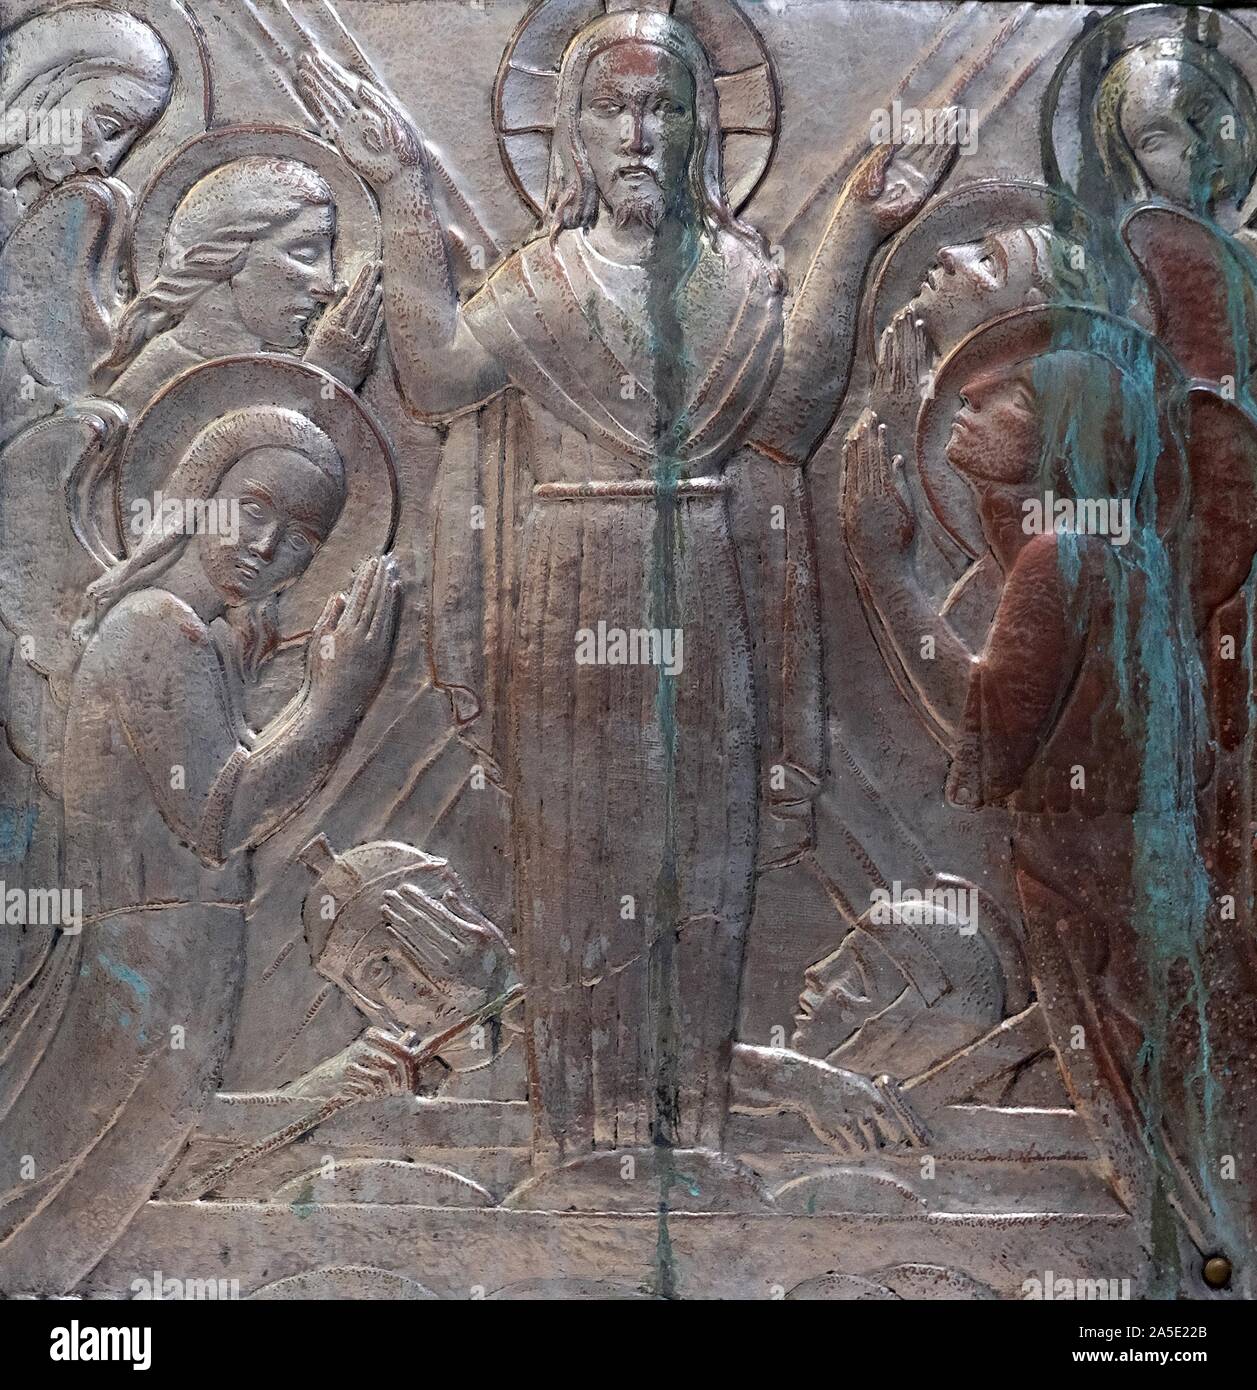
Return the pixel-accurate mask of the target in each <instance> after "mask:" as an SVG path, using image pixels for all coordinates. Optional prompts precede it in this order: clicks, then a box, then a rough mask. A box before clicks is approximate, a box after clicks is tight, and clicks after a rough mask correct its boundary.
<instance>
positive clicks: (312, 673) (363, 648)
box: [306, 555, 401, 711]
mask: <svg viewBox="0 0 1257 1390" xmlns="http://www.w3.org/2000/svg"><path fill="white" fill-rule="evenodd" d="M400 593H401V580H400V579H399V578H398V575H397V566H396V564H395V563H394V561H393V559H392V557H391V556H388V555H378V556H372V557H371V559H369V560H367V561H366V563H365V564H363V565H362V566H361V567H360V568H359V570H358V572H357V574H356V575H355V576H354V582H353V584H352V586H351V587H350V590H349V593H348V594H347V595H346V594H335V595H333V596H332V598H331V599H329V600H328V603H327V606H326V607H325V608H324V610H323V613H322V616H321V617H320V618H319V620H318V622H317V623H316V624H315V626H314V631H313V632H312V633H311V635H310V642H309V646H308V647H307V657H306V661H307V667H308V671H309V684H310V695H311V698H312V699H314V700H316V701H320V702H324V703H327V704H330V705H332V706H335V707H336V708H337V709H338V710H342V711H343V710H344V708H346V707H348V708H352V709H356V710H362V709H365V708H366V706H367V705H368V704H370V702H371V700H372V699H373V698H374V696H375V693H376V691H377V690H378V689H379V688H380V684H381V682H382V681H383V679H384V673H385V671H386V670H387V669H388V663H389V658H390V657H391V655H392V651H393V636H394V633H395V631H396V628H397V612H398V607H399V604H400Z"/></svg>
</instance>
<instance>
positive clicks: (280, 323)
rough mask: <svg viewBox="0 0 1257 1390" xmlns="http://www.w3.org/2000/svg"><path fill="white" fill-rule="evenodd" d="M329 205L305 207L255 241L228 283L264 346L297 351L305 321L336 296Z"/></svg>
mask: <svg viewBox="0 0 1257 1390" xmlns="http://www.w3.org/2000/svg"><path fill="white" fill-rule="evenodd" d="M335 229H336V219H335V213H334V212H333V210H332V209H331V208H330V207H305V208H302V209H301V211H300V212H299V213H298V214H297V216H296V217H293V218H292V219H290V220H289V221H288V222H286V223H285V224H284V225H283V226H282V227H280V228H279V229H278V230H276V231H274V232H271V233H269V234H268V235H267V236H265V237H263V238H260V239H259V240H257V241H255V242H254V243H253V245H252V246H251V247H250V248H249V252H248V256H247V257H246V259H245V263H244V265H243V266H242V267H241V269H240V270H239V271H238V272H237V274H236V275H235V277H234V278H233V280H232V293H233V297H234V300H235V304H236V310H237V312H238V313H239V315H240V318H241V321H242V322H243V323H244V326H245V327H246V328H247V329H248V330H249V331H250V332H251V333H254V334H256V335H257V337H258V338H259V339H260V340H261V342H262V345H263V346H264V347H275V348H294V347H299V346H300V345H301V343H302V341H303V340H304V338H305V334H306V329H307V328H308V327H309V323H310V320H311V319H312V318H313V317H314V315H315V314H316V313H317V312H318V311H319V308H320V307H321V306H322V305H324V304H326V303H327V301H328V300H329V299H331V297H332V295H333V294H334V293H335V289H336V285H335V279H334V276H333V272H332V241H333V237H334V234H335Z"/></svg>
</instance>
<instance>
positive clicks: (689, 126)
mask: <svg viewBox="0 0 1257 1390" xmlns="http://www.w3.org/2000/svg"><path fill="white" fill-rule="evenodd" d="M694 126H695V115H694V79H693V77H692V76H691V74H690V71H689V69H688V68H687V67H686V66H685V64H684V63H682V62H681V61H680V60H679V59H678V58H676V57H674V56H673V55H672V54H671V53H669V52H667V51H666V50H664V49H662V48H659V47H658V46H657V45H655V44H650V43H643V42H638V41H635V40H634V41H629V42H625V43H618V44H615V45H613V46H612V47H610V48H607V49H604V50H603V52H601V53H599V54H598V55H597V56H596V57H595V58H594V59H593V61H592V62H591V63H590V64H589V67H588V69H587V70H586V73H585V80H584V83H583V84H582V87H581V109H580V135H581V140H582V142H583V144H584V146H585V152H586V155H587V157H588V159H589V163H590V167H591V168H592V170H593V174H594V181H595V182H596V184H597V186H598V194H599V198H600V201H601V202H602V203H603V204H604V205H605V206H606V207H607V208H609V209H610V212H611V215H612V216H613V217H614V218H615V220H616V222H617V223H618V224H619V225H620V226H625V225H627V224H628V223H630V222H634V221H638V222H643V223H645V224H646V225H648V226H650V227H655V226H658V224H659V223H660V222H661V221H662V220H663V218H664V217H665V216H667V215H668V214H669V213H672V212H674V211H676V210H677V209H679V208H681V207H682V206H683V205H684V198H685V188H686V171H687V168H688V166H689V161H690V153H691V150H692V148H693V144H694Z"/></svg>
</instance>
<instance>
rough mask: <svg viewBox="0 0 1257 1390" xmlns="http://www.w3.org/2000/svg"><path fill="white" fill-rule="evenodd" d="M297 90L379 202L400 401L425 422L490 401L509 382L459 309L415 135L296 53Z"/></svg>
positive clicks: (397, 113)
mask: <svg viewBox="0 0 1257 1390" xmlns="http://www.w3.org/2000/svg"><path fill="white" fill-rule="evenodd" d="M298 83H299V85H300V87H301V92H302V95H303V97H304V98H305V100H306V101H307V102H308V103H309V104H310V106H311V108H312V109H313V110H314V111H315V112H316V114H318V116H319V117H320V118H321V119H322V120H323V121H324V122H325V123H326V125H327V126H328V127H329V128H330V129H331V131H332V133H333V135H334V137H335V140H336V144H337V147H338V148H339V150H340V152H341V154H342V155H343V156H344V158H345V160H346V162H347V163H348V164H350V165H351V166H352V167H353V168H354V169H355V170H356V171H357V172H358V173H359V174H361V175H362V177H363V178H364V179H366V180H367V182H368V183H369V184H370V185H371V187H372V189H373V190H374V191H375V195H376V198H377V200H378V201H379V204H380V216H381V220H382V222H383V228H384V304H385V313H384V321H385V324H386V326H387V330H388V342H389V348H390V350H391V351H392V354H393V361H394V363H395V364H396V367H397V375H398V378H399V381H400V383H401V388H402V391H403V393H404V395H405V397H406V401H407V404H408V405H410V406H411V407H412V408H413V409H414V410H416V411H418V412H419V413H420V414H422V415H430V416H447V415H453V414H457V413H458V412H459V411H462V410H465V409H467V408H468V407H470V406H473V405H476V404H477V403H479V402H480V401H483V400H487V399H488V398H489V397H490V396H492V395H493V394H494V393H495V392H497V391H499V390H501V389H502V387H503V386H504V385H505V384H506V378H505V374H504V373H503V371H502V368H501V367H500V366H499V364H498V362H497V360H496V359H495V358H494V357H493V356H492V355H491V354H489V353H488V352H486V351H485V349H484V348H482V347H481V346H480V344H479V343H478V342H477V341H476V339H475V337H474V336H473V335H472V333H471V330H470V329H469V328H468V327H467V324H466V322H465V320H464V318H463V315H462V311H461V309H460V307H459V302H458V291H457V287H456V284H455V280H454V271H453V266H452V264H451V260H450V246H449V240H448V238H447V236H446V233H445V228H444V227H443V226H442V225H441V220H440V218H439V216H438V215H437V210H436V204H435V201H434V199H433V196H432V182H431V178H430V176H429V172H428V167H427V155H426V152H425V150H424V146H423V141H422V139H421V138H420V136H419V133H418V132H417V131H416V130H415V128H414V125H413V124H412V122H411V121H410V118H409V117H408V116H407V115H406V114H405V112H404V111H402V109H401V108H400V107H399V106H398V105H397V104H396V103H395V102H394V101H392V99H391V98H389V97H388V96H386V95H385V94H384V93H383V92H382V91H380V89H379V88H377V87H373V86H372V85H371V84H370V83H368V82H366V81H364V80H363V79H361V78H357V77H354V76H353V75H351V74H350V73H348V72H346V71H345V70H344V69H343V68H341V67H340V66H339V65H338V64H337V63H335V62H333V61H331V60H330V59H328V58H327V57H325V56H323V55H322V54H310V53H306V54H303V55H302V57H301V60H300V66H299V70H298Z"/></svg>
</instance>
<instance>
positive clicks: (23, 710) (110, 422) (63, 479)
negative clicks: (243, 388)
mask: <svg viewBox="0 0 1257 1390" xmlns="http://www.w3.org/2000/svg"><path fill="white" fill-rule="evenodd" d="M125 427H126V415H125V412H123V410H122V409H121V408H120V407H119V406H117V405H114V404H112V403H111V402H108V401H95V400H87V401H84V402H82V403H81V404H79V405H77V406H74V407H72V408H70V409H67V410H62V411H60V412H58V413H57V414H56V415H53V416H52V417H50V418H49V419H47V420H41V421H39V422H38V423H36V424H34V425H31V426H30V427H29V428H27V429H25V430H23V431H22V433H21V434H19V435H18V436H17V437H16V438H15V439H12V440H10V442H9V443H8V444H7V445H6V446H5V448H4V449H3V450H2V451H0V628H2V630H3V638H2V640H3V642H4V645H5V647H6V648H7V651H5V652H3V653H0V655H4V656H5V657H7V660H6V661H4V663H3V664H2V665H0V675H2V676H3V681H4V688H3V689H2V690H0V722H3V724H4V727H5V732H6V735H7V737H8V741H9V745H10V747H11V748H12V749H13V751H14V752H15V753H16V754H17V755H18V757H20V758H21V759H22V760H23V761H24V762H27V763H29V764H31V766H33V767H34V768H35V769H36V771H37V773H38V775H39V779H40V782H41V784H42V785H43V786H44V788H45V789H46V790H47V791H49V792H51V793H52V794H53V795H59V794H60V776H59V771H58V769H59V762H60V755H61V743H62V737H63V734H64V722H65V716H64V711H65V707H66V704H67V702H68V698H69V686H70V680H71V677H72V676H73V674H74V667H75V664H76V661H77V652H78V648H77V645H76V644H75V642H74V639H73V635H72V630H73V627H74V624H75V622H76V621H77V619H78V617H79V615H80V613H81V611H82V608H83V600H84V594H85V592H86V590H87V586H88V585H89V584H90V583H91V582H92V581H93V580H94V579H96V578H97V577H98V576H99V575H100V574H101V573H102V572H103V571H104V569H105V568H106V567H107V566H108V565H109V564H110V562H111V561H112V559H113V551H114V549H115V548H116V542H115V543H113V544H111V542H110V538H109V534H108V531H107V523H106V522H105V520H104V518H105V517H107V516H108V515H110V513H109V510H108V503H107V497H108V486H107V479H108V476H109V473H110V471H111V468H112V465H113V463H114V462H115V460H116V456H117V450H118V446H119V444H120V442H121V440H122V437H123V435H124V433H125Z"/></svg>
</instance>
